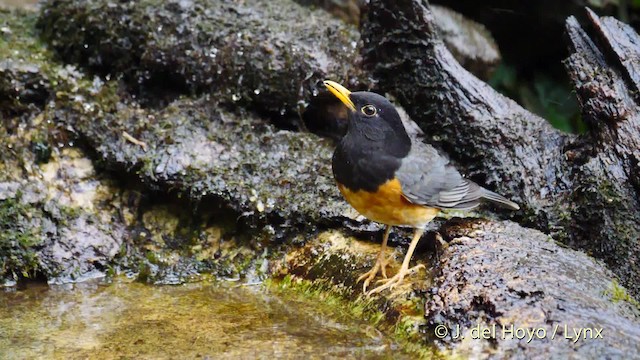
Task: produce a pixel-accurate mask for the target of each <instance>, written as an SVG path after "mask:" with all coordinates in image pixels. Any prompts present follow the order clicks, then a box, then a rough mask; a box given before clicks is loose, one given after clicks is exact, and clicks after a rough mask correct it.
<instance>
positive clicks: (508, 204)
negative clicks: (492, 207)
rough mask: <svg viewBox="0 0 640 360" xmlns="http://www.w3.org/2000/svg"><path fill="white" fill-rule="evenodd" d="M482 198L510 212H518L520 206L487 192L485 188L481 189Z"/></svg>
mask: <svg viewBox="0 0 640 360" xmlns="http://www.w3.org/2000/svg"><path fill="white" fill-rule="evenodd" d="M482 198H483V199H485V200H488V201H489V202H492V203H494V204H496V205H499V206H501V207H503V208H507V209H511V210H520V206H518V204H516V203H514V202H513V201H511V200H509V199H507V198H505V197H504V196H502V195H499V194H496V193H494V192H493V191H491V190H487V189H485V188H482Z"/></svg>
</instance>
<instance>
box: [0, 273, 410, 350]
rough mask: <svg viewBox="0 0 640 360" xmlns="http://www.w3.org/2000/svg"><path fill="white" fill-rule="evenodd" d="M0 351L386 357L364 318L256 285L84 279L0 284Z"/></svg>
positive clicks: (387, 345)
mask: <svg viewBox="0 0 640 360" xmlns="http://www.w3.org/2000/svg"><path fill="white" fill-rule="evenodd" d="M0 354H2V356H1V357H2V358H3V359H5V358H9V359H14V358H16V359H18V358H38V357H39V358H114V357H115V358H121V357H125V358H154V359H155V358H272V357H278V358H282V357H284V358H298V357H310V358H317V357H341V358H345V357H346V358H362V357H366V358H389V357H392V356H393V357H394V358H398V356H400V357H402V356H403V355H402V354H401V353H400V352H399V350H398V349H397V346H396V345H395V344H393V343H392V342H390V341H389V340H387V339H385V338H384V337H383V336H382V335H381V334H380V333H378V332H377V331H375V329H373V328H371V326H369V325H368V324H367V323H364V322H361V321H359V320H357V319H352V318H350V319H345V318H344V317H343V318H338V317H337V316H336V314H330V313H327V309H322V308H321V305H320V304H314V303H310V302H309V301H301V300H299V299H297V300H296V299H293V298H285V297H281V296H280V297H279V296H275V295H273V294H270V293H268V292H267V291H266V290H264V289H262V288H261V287H238V286H235V287H230V286H217V285H210V284H204V283H199V284H189V285H185V286H165V287H153V286H147V285H143V284H138V283H123V282H119V283H115V284H111V285H107V284H100V283H90V284H86V283H85V284H76V285H66V286H54V287H50V288H48V287H46V286H43V285H31V286H28V287H27V288H26V289H24V290H5V291H3V292H0Z"/></svg>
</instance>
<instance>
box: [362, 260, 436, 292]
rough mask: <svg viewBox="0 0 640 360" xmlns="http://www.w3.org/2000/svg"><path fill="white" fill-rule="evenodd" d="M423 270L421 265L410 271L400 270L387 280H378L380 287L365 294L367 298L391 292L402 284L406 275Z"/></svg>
mask: <svg viewBox="0 0 640 360" xmlns="http://www.w3.org/2000/svg"><path fill="white" fill-rule="evenodd" d="M423 268H425V266H424V265H423V264H419V265H416V266H414V267H412V268H410V269H404V270H403V269H400V271H399V272H398V273H397V274H395V275H394V276H393V277H391V278H388V279H380V280H378V281H377V283H382V285H380V286H378V287H377V288H375V289H373V290H371V291H369V292H368V293H366V294H367V296H371V295H373V294H378V293H380V292H382V291H384V290H386V289H389V290H393V288H395V287H396V286H398V285H400V284H402V282H403V280H404V277H405V276H406V275H408V274H411V273H413V272H415V271H418V270H419V269H423Z"/></svg>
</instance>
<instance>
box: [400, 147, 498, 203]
mask: <svg viewBox="0 0 640 360" xmlns="http://www.w3.org/2000/svg"><path fill="white" fill-rule="evenodd" d="M396 177H397V178H398V180H399V181H400V184H401V185H402V193H403V195H404V197H405V198H406V199H407V200H409V201H411V202H412V203H414V204H420V205H427V206H432V207H436V208H441V209H460V210H468V209H473V208H475V207H476V206H478V205H479V204H480V200H481V199H482V198H483V197H484V195H485V191H488V190H485V189H483V188H482V187H480V186H479V185H477V184H476V183H474V182H472V181H470V180H467V179H465V178H463V177H462V175H460V173H459V172H458V170H456V169H455V168H454V167H453V166H452V165H451V164H449V160H448V159H446V158H445V157H444V156H442V155H440V154H439V153H438V151H437V150H436V149H435V148H434V147H432V146H430V145H427V144H424V143H421V142H420V141H414V143H413V144H412V146H411V151H410V152H409V154H408V155H407V156H406V157H405V158H403V159H402V164H401V166H400V168H399V169H398V171H397V172H396ZM505 200H506V199H505Z"/></svg>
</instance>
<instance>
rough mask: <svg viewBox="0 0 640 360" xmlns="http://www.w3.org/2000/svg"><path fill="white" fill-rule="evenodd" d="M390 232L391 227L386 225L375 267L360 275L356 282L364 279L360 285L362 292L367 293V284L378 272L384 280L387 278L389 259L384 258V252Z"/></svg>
mask: <svg viewBox="0 0 640 360" xmlns="http://www.w3.org/2000/svg"><path fill="white" fill-rule="evenodd" d="M390 232H391V225H387V227H386V228H385V229H384V236H383V238H382V247H381V248H380V252H379V253H378V258H377V259H376V263H375V265H373V267H372V268H371V270H369V271H367V272H366V273H364V274H362V275H360V277H359V278H358V280H357V282H360V281H362V280H363V279H364V284H362V291H363V292H367V286H369V283H370V282H371V280H373V279H374V278H375V277H376V275H377V274H378V271H380V272H381V273H382V276H383V277H384V278H385V279H386V278H387V263H388V262H389V259H387V258H386V257H385V255H384V253H385V250H386V249H387V240H388V239H389V233H390Z"/></svg>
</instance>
